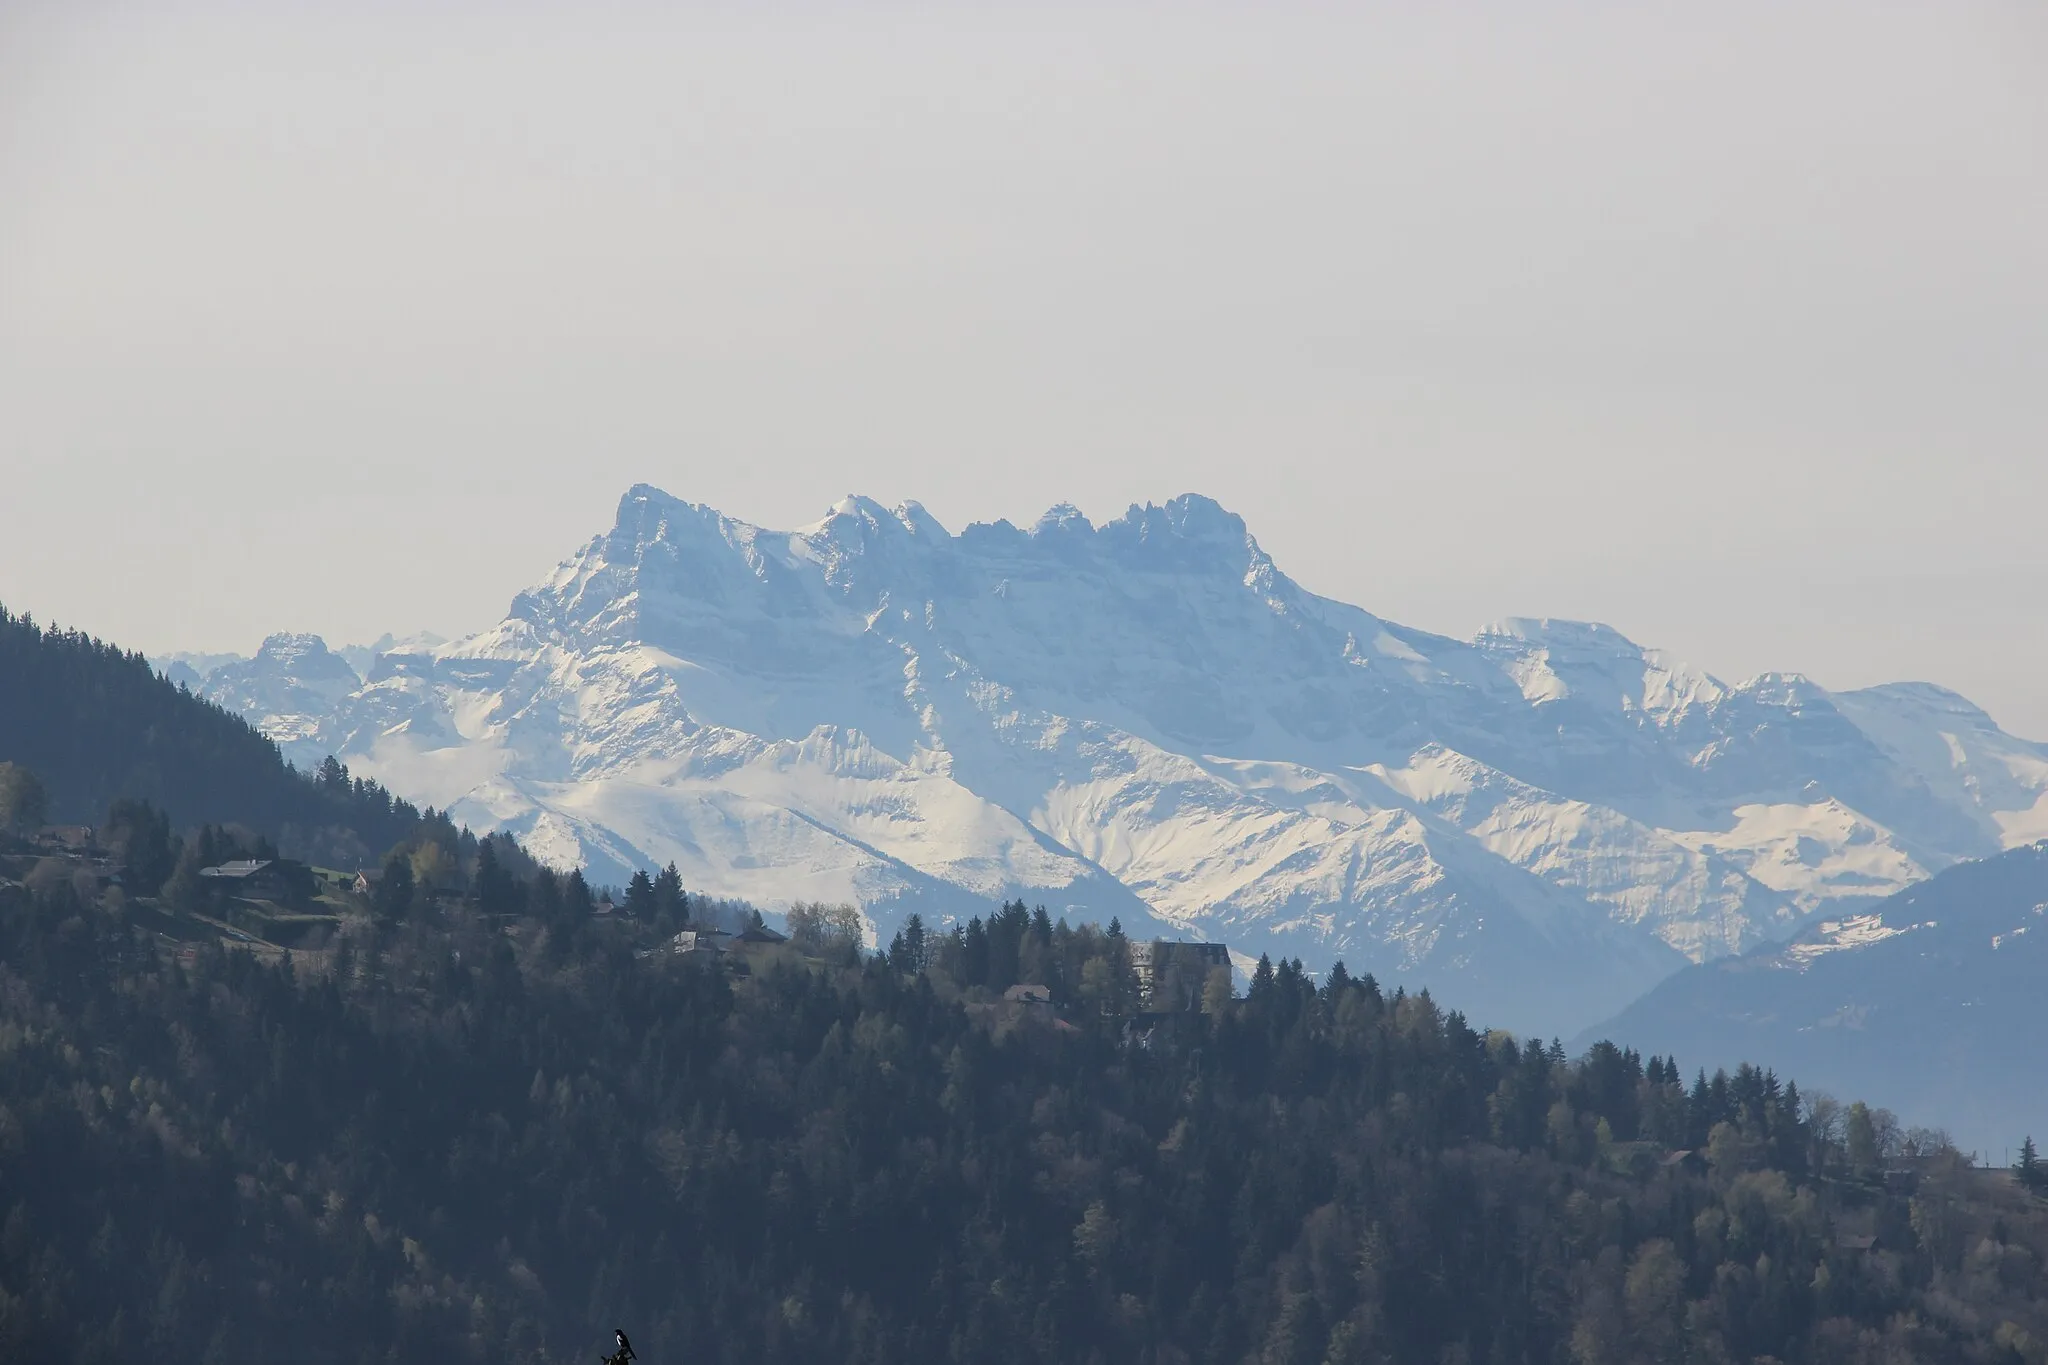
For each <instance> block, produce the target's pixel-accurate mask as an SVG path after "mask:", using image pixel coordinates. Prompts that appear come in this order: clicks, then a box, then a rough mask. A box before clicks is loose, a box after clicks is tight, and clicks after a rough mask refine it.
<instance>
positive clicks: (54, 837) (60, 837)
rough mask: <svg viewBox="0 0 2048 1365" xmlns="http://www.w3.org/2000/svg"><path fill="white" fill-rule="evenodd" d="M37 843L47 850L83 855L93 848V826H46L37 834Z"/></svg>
mask: <svg viewBox="0 0 2048 1365" xmlns="http://www.w3.org/2000/svg"><path fill="white" fill-rule="evenodd" d="M36 842H37V843H39V844H41V845H43V847H45V848H63V849H69V850H71V851H72V852H73V853H82V852H84V851H85V850H86V849H88V848H91V847H92V826H91V825H45V826H43V827H42V829H40V830H38V831H37V832H36Z"/></svg>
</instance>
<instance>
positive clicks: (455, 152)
mask: <svg viewBox="0 0 2048 1365" xmlns="http://www.w3.org/2000/svg"><path fill="white" fill-rule="evenodd" d="M769 8H770V7H767V6H756V5H745V6H743V5H736V4H735V5H719V6H711V5H704V6H689V5H666V6H661V7H659V8H658V9H657V8H655V7H651V6H649V7H635V6H619V7H610V8H605V7H601V6H593V5H585V4H577V5H569V4H557V5H548V6H543V5H536V4H528V5H513V6H509V7H507V6H496V5H490V6H487V5H483V4H475V3H471V4H461V5H456V4H442V5H435V4H426V5H395V4H394V5H380V4H342V3H339V0H336V2H335V3H327V4H311V3H301V4H265V5H255V4H250V5H245V6H231V5H211V6H198V7H179V6H177V5H175V4H167V3H163V2H162V0H157V2H156V3H151V4H149V5H146V6H136V7H133V8H128V9H122V8H116V7H100V6H95V5H92V4H90V3H82V2H81V0H65V2H64V3H61V4H53V5H49V6H37V5H26V4H22V3H11V2H10V0H0V476H4V477H0V600H4V601H5V602H6V603H7V604H8V605H9V606H10V607H13V608H15V609H17V610H18V609H24V608H25V609H28V610H31V611H33V612H34V613H35V614H36V615H37V616H38V617H40V618H44V619H50V618H55V619H58V620H61V621H63V622H66V623H73V624H77V625H80V626H83V627H85V628H87V629H90V630H92V631H94V632H96V633H100V634H103V635H106V636H109V637H111V638H115V639H118V640H120V641H122V642H124V643H127V644H130V645H132V646H135V647H139V648H146V649H149V650H151V651H153V652H154V651H164V650H170V649H237V650H242V651H247V650H249V649H251V648H253V647H254V645H255V644H256V642H257V641H258V640H259V639H260V638H261V637H262V636H263V635H264V634H266V633H267V632H269V631H271V630H276V629H286V628H291V629H308V630H315V631H319V632H321V633H323V634H325V635H326V636H328V637H329V639H330V641H331V642H333V643H337V644H338V643H341V642H343V641H354V640H363V639H368V638H371V637H374V636H376V635H377V634H379V633H381V632H383V631H385V630H393V631H397V632H399V633H405V632H407V631H411V630H416V629H420V628H431V629H434V630H437V631H440V632H442V633H444V634H455V633H459V632H464V631H468V630H471V629H475V628H479V627H481V626H484V625H486V624H488V623H490V622H491V621H493V620H495V619H497V617H498V616H499V615H500V614H502V612H503V610H504V607H505V605H506V603H507V602H508V601H509V599H510V598H511V596H512V594H513V593H514V592H515V591H516V590H518V589H519V588H521V587H523V586H525V585H526V584H528V583H530V582H532V581H534V580H536V579H538V578H539V577H541V576H542V575H543V574H544V573H545V572H546V570H547V569H548V568H549V567H550V566H551V565H553V564H554V563H555V562H556V561H557V560H558V559H560V558H562V557H563V556H564V555H565V554H567V553H568V552H569V551H570V550H572V549H573V548H574V547H575V546H576V545H577V544H579V543H580V542H581V541H583V540H584V539H586V538H587V537H588V536H590V535H591V534H593V533H595V532H596V531H598V530H600V529H602V528H603V527H604V526H606V525H607V524H608V523H609V520H610V517H611V513H612V510H613V508H614V506H615V504H616V502H617V499H618V496H619V494H620V493H621V492H622V491H623V490H624V488H625V487H626V486H627V485H628V484H629V483H632V482H634V481H637V480H646V481H649V482H652V483H656V484H659V485H661V486H662V487H664V488H666V489H668V490H670V491H671V492H674V493H676V494H678V495H680V496H683V497H687V498H691V499H695V500H702V501H708V502H711V503H713V504H715V505H717V506H719V507H721V508H723V509H724V510H726V511H728V512H730V513H732V514H734V515H737V516H741V517H744V518H747V519H749V520H753V521H758V522H763V523H766V524H769V525H775V526H792V525H796V524H799V523H802V522H807V521H810V520H813V519H815V518H816V517H817V516H818V515H820V514H821V513H822V512H823V511H824V510H825V508H826V507H827V506H828V505H829V504H830V503H831V502H832V501H833V500H835V499H836V498H837V497H839V496H840V495H841V494H843V493H845V492H848V491H859V492H864V493H867V494H869V495H871V496H874V497H877V498H881V499H883V500H884V501H888V502H894V501H898V500H901V499H905V498H916V499H919V500H921V501H923V502H924V503H925V504H926V506H928V507H929V508H930V509H931V510H932V511H933V512H934V513H935V514H936V515H937V516H938V517H939V518H940V519H941V520H942V521H944V522H945V523H946V524H947V525H949V526H951V527H953V528H954V529H956V530H957V529H958V528H959V527H960V526H962V525H963V524H965V523H967V522H969V521H973V520H992V519H994V518H996V517H1003V516H1007V517H1009V518H1011V519H1012V520H1015V521H1028V520H1030V519H1033V518H1035V517H1036V516H1037V515H1038V514H1039V513H1040V512H1041V511H1043V510H1044V509H1045V507H1046V506H1048V505H1049V504H1051V503H1053V502H1056V501H1061V500H1067V501H1072V502H1075V503H1077V504H1079V505H1080V506H1081V508H1082V509H1083V510H1084V511H1086V512H1088V513H1089V514H1090V515H1091V516H1094V517H1096V518H1097V519H1102V518H1105V517H1109V516H1113V515H1116V514H1117V513H1118V512H1120V511H1121V510H1122V509H1123V507H1124V506H1125V505H1126V504H1128V503H1129V502H1131V501H1133V500H1142V499H1154V500H1157V499H1163V498H1166V497H1169V496H1171V495H1173V494H1175V493H1179V492H1183V491H1187V490H1196V491H1200V492H1205V493H1208V494H1211V495H1212V496H1214V497H1216V498H1218V499H1220V500H1221V501H1223V502H1224V503H1225V504H1226V505H1228V506H1230V507H1232V508H1233V509H1235V510H1237V511H1239V512H1241V513H1242V514H1243V515H1244V516H1245V517H1246V519H1247V520H1248V521H1249V522H1250V524H1251V526H1252V529H1253V530H1254V532H1255V533H1256V534H1257V535H1258V536H1259V538H1260V540H1261V541H1262V543H1263V544H1264V545H1265V546H1266V547H1267V549H1268V550H1270V551H1271V552H1272V553H1273V554H1274V556H1275V557H1276V558H1277V559H1278V560H1279V562H1280V564H1281V566H1282V567H1283V568H1284V569H1286V570H1287V571H1289V572H1290V573H1292V574H1293V575H1294V576H1295V577H1296V578H1298V579H1299V580H1301V581H1302V582H1303V583H1305V584H1306V585H1308V586H1309V587H1311V588H1314V589H1316V590H1318V591H1321V592H1325V593H1329V594H1331V595H1334V596H1338V597H1342V598H1346V599H1348V600H1352V601H1355V602H1358V603H1359V604H1361V605H1363V606H1366V607H1368V608H1370V609H1372V610H1374V611H1377V612H1379V613H1381V614H1384V615H1388V616H1391V617H1394V618H1395V619H1397V620H1402V621H1406V622H1409V623H1411V624H1415V625H1419V626H1424V627H1428V628H1432V629H1437V630H1442V631H1445V632H1449V633H1453V634H1458V635H1467V634H1470V633H1471V632H1472V631H1473V630H1474V629H1476V628H1477V627H1479V626H1480V625H1481V624H1483V623H1484V622H1486V621H1487V620H1489V619H1492V618H1494V617H1497V616H1503V615H1511V614H1513V615H1550V616H1573V617H1589V618H1594V619H1599V620H1605V621H1608V622H1611V623H1613V624H1614V625H1616V626H1618V627H1620V628H1621V629H1622V630H1624V631H1626V632H1628V633H1629V634H1630V635H1632V636H1634V637H1635V638H1637V639H1639V640H1642V641H1644V642H1646V643H1651V644H1658V645H1663V646H1665V647H1667V648H1670V649H1672V650H1674V651H1676V652H1677V653H1679V654H1680V655H1682V656H1683V657H1685V658H1687V659H1689V660H1691V661H1693V662H1695V663H1697V664H1699V665H1701V666H1703V667H1706V668H1708V669H1710V670H1712V671H1714V672H1716V673H1718V674H1721V675H1722V676H1725V677H1729V678H1731V679H1734V678H1740V677H1743V676H1747V675H1749V674H1751V673H1754V672H1757V671H1760V670H1763V669H1767V668H1780V669H1796V670H1801V671H1804V672H1807V673H1811V674H1812V675H1814V676H1815V677H1817V678H1818V679H1819V680H1820V681H1822V682H1823V683H1825V684H1827V685H1829V686H1835V687H1844V686H1854V685H1859V684H1863V683H1869V682H1876V681H1881V680H1885V679H1891V678H1904V677H1915V678H1927V679H1931V680H1933V681H1937V682H1941V683H1944V684H1947V685H1949V686H1953V687H1956V688H1958V689H1959V690H1962V691H1964V692H1966V693H1968V694H1970V695H1971V696H1973V697H1975V698H1976V699H1977V700H1979V701H1981V702H1983V703H1984V704H1985V705H1987V706H1988V707H1989V708H1990V709H1991V710H1992V712H1993V714H1994V715H1996V716H1998V717H1999V718H2000V719H2001V720H2002V721H2004V722H2005V723H2006V724H2007V725H2008V727H2010V728H2013V729H2015V730H2018V731H2020V732H2022V733H2026V734H2029V735H2032V736H2034V737H2037V738H2048V686H2044V683H2043V679H2044V676H2048V536H2044V511H2048V23H2044V19H2043V14H2044V11H2043V9H2042V7H2041V6H2040V5H2039V4H2038V3H2034V0H2013V3H2007V4H1992V3H1971V2H1969V0H1924V3H1915V4H1889V3H1884V0H1857V3H1853V4H1842V5H1819V4H1806V5H1802V4H1786V3H1782V0H1780V2H1778V3H1769V4H1750V3H1745V2H1744V0H1733V2H1731V0H1713V2H1712V3H1707V2H1706V0H1700V2H1699V3H1694V4H1689V5H1676V4H1672V5H1658V4H1628V5H1621V4H1612V5H1608V4H1590V3H1585V4H1582V3H1566V2H1565V0H1548V2H1545V3H1539V2H1538V0H1520V2H1519V3H1514V4H1507V3H1501V4H1480V3H1472V4H1441V3H1427V4H1425V3H1413V4H1400V5H1395V4H1384V5H1374V4H1368V3H1358V4H1346V5H1311V4H1304V3H1292V4H1279V5H1268V4H1260V5H1253V4H1251V3H1248V0H1247V2H1246V3H1239V4H1233V5H1218V6H1210V7H1203V6H1200V5H1189V4H1174V5H1158V6H1140V5H1129V4H1126V5H1118V4H1115V3H1110V4H1107V5H1104V4H1087V5H1073V6H1065V7H1062V6H1058V5H1046V4H1038V3H1033V4H1028V5H1027V4H997V3H993V2H992V0H983V2H982V3H977V4H971V5H953V6H931V7H928V8H911V7H901V6H898V7H890V6H888V5H885V4H874V3H864V4H858V5H855V4H847V5H827V4H816V3H813V4H799V5H793V6H782V7H776V8H775V9H774V13H773V14H772V16H771V15H770V14H769V13H767V11H768V10H769Z"/></svg>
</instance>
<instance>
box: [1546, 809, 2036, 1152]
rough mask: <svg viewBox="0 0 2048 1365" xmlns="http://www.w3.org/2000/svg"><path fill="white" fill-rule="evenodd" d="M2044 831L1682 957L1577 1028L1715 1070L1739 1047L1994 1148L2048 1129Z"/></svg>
mask: <svg viewBox="0 0 2048 1365" xmlns="http://www.w3.org/2000/svg"><path fill="white" fill-rule="evenodd" d="M2044 993H2048V843H2043V844H2035V845H2033V846H2031V847H2026V848H2019V849H2014V850H2012V851H2010V852H2008V853H2003V854H2000V855H1998V856H1996V857H1992V858H1987V859H1984V860H1983V861H1981V862H1972V863H1964V864H1962V865H1960V866H1957V867H1952V868H1950V869H1948V870H1947V871H1945V872H1942V873H1940V874H1939V875H1937V876H1935V877H1934V878H1933V879H1932V880H1929V881H1926V882H1922V883H1920V884H1919V885H1917V886H1914V887H1911V888H1909V889H1907V890H1905V891H1902V892H1900V893H1899V894H1897V895H1895V896H1892V897H1890V898H1889V899H1887V900H1884V901H1881V902H1879V903H1878V904H1876V905H1874V906H1871V907H1869V908H1868V909H1866V910H1863V911H1860V912H1858V913H1854V914H1844V915H1838V914H1825V915H1820V916H1816V917H1815V919H1814V921H1813V922H1811V923H1809V924H1808V925H1807V926H1806V927H1805V928H1804V929H1802V930H1801V931H1800V933H1799V934H1798V935H1796V936H1795V937H1794V938H1793V939H1792V940H1791V941H1790V942H1788V943H1785V944H1782V945H1769V946H1766V947H1764V948H1760V949H1758V950H1756V951H1754V952H1752V953H1748V954H1745V955H1743V956H1741V957H1732V958H1723V959H1721V960H1720V961H1717V962H1710V963H1706V964H1703V965H1701V966H1697V967H1689V968H1687V969H1686V970H1684V971H1682V972H1679V973H1678V974H1677V975H1675V976H1673V977H1671V978H1669V979H1668V980H1666V981H1664V982H1663V983H1661V984H1660V985H1658V986H1657V987H1656V988H1655V989H1654V990H1652V991H1651V992H1650V993H1649V994H1648V995H1646V996H1644V997H1643V998H1642V999H1641V1000H1638V1001H1636V1002H1635V1003H1634V1004H1632V1005H1630V1006H1629V1007H1628V1008H1627V1009H1625V1010H1623V1011H1622V1012H1621V1013H1620V1014H1619V1015H1617V1016H1616V1017H1615V1018H1613V1019H1611V1020H1609V1021H1608V1022H1607V1023H1605V1024H1602V1025H1600V1026H1599V1027H1598V1028H1597V1029H1593V1030H1589V1031H1588V1033H1587V1034H1586V1036H1585V1038H1584V1039H1582V1040H1581V1041H1582V1042H1591V1041H1592V1040H1593V1039H1594V1038H1596V1037H1607V1038H1626V1039H1627V1040H1628V1042H1629V1044H1630V1046H1633V1047H1639V1048H1642V1049H1644V1050H1646V1051H1656V1052H1663V1053H1670V1052H1676V1054H1677V1055H1678V1056H1681V1057H1684V1058H1686V1059H1687V1060H1688V1062H1689V1063H1693V1064H1697V1065H1702V1066H1705V1067H1707V1068H1708V1069H1710V1070H1711V1069H1712V1068H1713V1067H1715V1066H1717V1065H1726V1066H1733V1065H1735V1064H1736V1063H1737V1062H1741V1061H1749V1062H1754V1063H1757V1064H1759V1065H1769V1066H1773V1067H1775V1068H1777V1069H1778V1070H1779V1071H1780V1072H1782V1073H1785V1074H1796V1075H1797V1076H1798V1077H1799V1079H1800V1081H1801V1083H1802V1084H1805V1085H1807V1086H1809V1087H1810V1088H1812V1087H1817V1088H1820V1089H1824V1090H1829V1091H1832V1092H1834V1093H1835V1094H1836V1095H1838V1096H1840V1097H1841V1098H1843V1099H1844V1100H1847V1099H1850V1098H1862V1099H1866V1100H1867V1101H1869V1102H1870V1103H1871V1104H1881V1105H1885V1106H1887V1107H1889V1108H1892V1109H1894V1110H1896V1111H1898V1113H1899V1114H1900V1115H1901V1116H1902V1117H1903V1118H1904V1119H1905V1120H1906V1121H1907V1122H1909V1123H1925V1124H1942V1125H1945V1126H1947V1127H1948V1128H1949V1129H1950V1131H1951V1132H1952V1134H1953V1135H1954V1136H1955V1138H1956V1140H1957V1142H1958V1143H1959V1145H1961V1146H1962V1147H1963V1148H1964V1149H1965V1150H1975V1151H1978V1152H1980V1153H1983V1154H1984V1155H1985V1156H1986V1158H1987V1159H1988V1160H1990V1161H1992V1162H1993V1163H2000V1162H2002V1161H2003V1160H2004V1159H2005V1158H2004V1151H2005V1149H2006V1148H2008V1147H2010V1148H2013V1149H2015V1150H2016V1149H2017V1148H2018V1147H2019V1143H2020V1139H2021V1138H2023V1137H2025V1136H2026V1135H2027V1134H2029V1133H2032V1134H2036V1135H2039V1134H2044V1133H2048V1086H2044V1085H2043V1084H2042V1076H2043V1070H2044V1068H2043V1066H2042V1062H2041V1002H2042V999H2043V997H2044Z"/></svg>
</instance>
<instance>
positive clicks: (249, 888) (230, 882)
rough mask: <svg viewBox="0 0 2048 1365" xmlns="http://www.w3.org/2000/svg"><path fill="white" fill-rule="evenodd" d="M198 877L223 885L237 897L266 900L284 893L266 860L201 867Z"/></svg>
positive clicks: (250, 860) (254, 859) (239, 861)
mask: <svg viewBox="0 0 2048 1365" xmlns="http://www.w3.org/2000/svg"><path fill="white" fill-rule="evenodd" d="M199 875H200V876H202V877H206V878H210V879H211V880H213V881H214V882H217V883H221V884H223V885H225V886H226V887H227V888H228V889H229V891H230V893H231V894H233V895H237V896H257V897H266V898H267V897H270V896H275V895H279V894H281V893H282V892H283V891H284V882H283V881H282V880H281V879H280V878H279V877H278V875H277V873H276V872H275V871H274V870H273V865H272V863H271V861H270V860H269V859H268V858H237V859H235V860H234V861H233V862H227V863H222V864H221V865H220V866H219V867H202V868H200V869H199Z"/></svg>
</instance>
